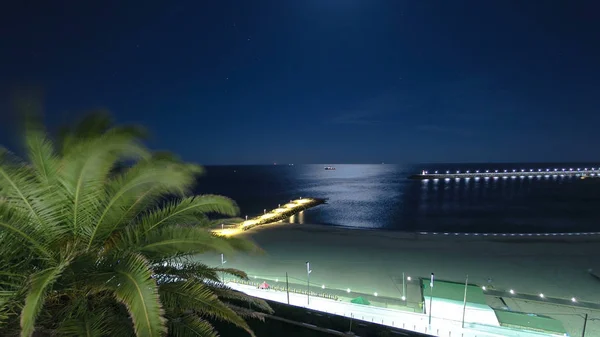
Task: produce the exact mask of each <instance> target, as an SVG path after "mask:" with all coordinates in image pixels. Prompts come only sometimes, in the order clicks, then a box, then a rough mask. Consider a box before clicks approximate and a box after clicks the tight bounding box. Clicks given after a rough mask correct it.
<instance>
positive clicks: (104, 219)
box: [93, 157, 196, 241]
mask: <svg viewBox="0 0 600 337" xmlns="http://www.w3.org/2000/svg"><path fill="white" fill-rule="evenodd" d="M195 172H196V171H194V170H192V169H190V167H188V166H187V165H182V164H179V163H176V162H173V161H170V160H166V159H164V158H162V157H153V158H151V159H149V160H144V161H140V162H138V163H137V164H136V165H134V166H133V167H131V168H130V169H128V170H126V171H125V172H124V173H122V174H120V175H118V176H117V177H115V178H113V179H111V181H110V182H109V183H108V185H107V187H106V190H107V197H106V199H105V200H104V202H103V205H102V208H103V209H102V210H99V211H100V212H99V219H98V221H97V223H96V226H97V229H96V236H95V237H94V238H93V240H98V241H103V240H104V239H105V238H106V237H108V236H109V235H110V234H111V233H112V232H113V231H114V230H115V229H116V228H118V227H119V226H124V225H125V224H128V223H129V222H130V221H131V220H132V219H133V218H134V217H135V216H137V214H138V213H139V212H140V211H141V210H144V209H146V208H147V207H148V206H149V205H151V204H153V203H155V202H156V201H158V200H160V198H163V197H164V196H165V195H169V194H179V195H183V194H185V193H187V192H189V191H188V189H189V187H190V186H191V185H192V184H193V182H194V181H195Z"/></svg>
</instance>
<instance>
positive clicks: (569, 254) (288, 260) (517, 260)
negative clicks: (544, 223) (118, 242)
mask: <svg viewBox="0 0 600 337" xmlns="http://www.w3.org/2000/svg"><path fill="white" fill-rule="evenodd" d="M243 235H244V236H246V237H247V238H248V239H250V240H252V241H254V242H256V243H257V244H258V245H259V246H260V247H261V248H262V249H263V250H264V254H259V255H247V254H242V253H240V254H237V255H235V256H227V257H226V260H227V262H226V266H227V267H230V268H239V269H242V270H244V271H246V272H247V273H248V275H249V276H250V278H251V279H253V280H255V281H263V280H264V281H267V282H270V283H273V282H274V281H275V280H277V281H278V283H279V285H281V284H282V282H284V281H285V276H286V273H287V274H288V276H289V281H290V283H292V284H293V285H294V286H301V285H306V275H307V271H306V262H307V261H308V262H310V268H311V273H310V282H311V284H312V285H313V287H314V286H316V287H317V288H318V287H319V286H324V287H325V289H338V290H348V289H350V293H349V294H348V296H349V297H352V295H353V294H375V293H377V295H378V296H380V297H388V298H396V299H399V298H400V297H401V296H402V275H403V273H404V275H405V278H407V277H408V276H410V277H411V279H412V281H406V280H405V282H406V283H408V285H407V297H408V298H407V302H409V303H413V304H414V303H417V302H419V301H420V300H421V299H420V298H416V297H419V296H420V295H419V294H418V291H414V290H413V291H410V289H418V286H417V282H416V280H417V279H418V278H419V277H423V278H429V276H430V274H431V273H432V272H433V273H435V277H436V279H439V280H446V281H455V282H464V281H465V278H466V275H467V274H468V275H469V283H471V284H478V285H481V286H486V287H493V288H494V289H497V290H506V291H508V290H510V289H512V290H514V291H515V293H517V294H540V293H543V294H544V296H545V297H546V298H563V299H571V298H576V300H577V301H580V302H596V303H598V302H600V292H599V291H598V289H599V287H600V281H599V280H598V279H596V278H594V277H592V276H590V274H589V272H588V270H589V269H593V270H595V269H598V270H600V249H598V247H599V243H600V242H599V241H600V240H599V238H598V237H596V236H582V237H570V236H568V237H558V238H557V237H548V238H544V237H542V238H528V237H525V238H522V237H517V238H497V237H496V238H492V237H485V238H484V237H482V236H479V237H473V236H468V237H465V236H461V237H453V236H444V235H441V236H440V235H437V236H434V235H420V234H416V233H406V232H392V231H379V230H354V229H347V228H341V227H333V226H322V225H310V224H289V223H285V222H280V223H276V224H272V225H266V226H261V227H258V228H256V229H252V230H250V231H247V232H245V233H244V234H243ZM202 260H203V261H204V262H205V263H207V264H209V265H218V264H219V263H220V257H218V256H216V255H205V256H202ZM313 287H311V289H314V288H313ZM539 307H540V308H543V306H539ZM511 309H512V308H511ZM513 310H514V309H513ZM542 310H546V309H542ZM548 310H550V309H548ZM550 311H551V310H550ZM536 313H537V314H544V313H546V312H536ZM549 313H550V312H549ZM590 313H591V314H592V315H594V314H595V312H594V311H590ZM597 318H600V317H597Z"/></svg>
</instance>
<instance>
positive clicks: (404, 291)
mask: <svg viewBox="0 0 600 337" xmlns="http://www.w3.org/2000/svg"><path fill="white" fill-rule="evenodd" d="M402 300H403V301H406V277H404V273H402Z"/></svg>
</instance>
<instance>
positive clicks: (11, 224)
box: [0, 202, 52, 257]
mask: <svg viewBox="0 0 600 337" xmlns="http://www.w3.org/2000/svg"><path fill="white" fill-rule="evenodd" d="M0 228H2V229H4V232H3V233H2V234H3V235H1V236H0V243H4V244H5V245H6V246H11V247H15V245H19V244H23V245H22V246H20V247H19V249H18V250H17V251H20V250H27V249H33V250H35V251H36V252H37V253H39V254H40V255H41V256H43V257H51V256H52V254H51V252H50V251H49V250H48V248H47V246H46V244H45V242H44V241H43V240H42V239H41V238H43V237H44V236H45V234H44V233H43V232H42V231H43V230H44V228H41V227H40V226H37V225H36V224H35V223H34V222H32V221H30V220H29V218H28V217H27V216H24V215H22V214H19V211H16V210H14V209H12V208H11V207H9V205H8V204H7V203H6V202H0ZM5 245H3V246H5ZM14 252H15V251H13V254H14ZM13 254H11V255H10V256H12V257H14V255H13ZM4 256H5V255H3V257H4Z"/></svg>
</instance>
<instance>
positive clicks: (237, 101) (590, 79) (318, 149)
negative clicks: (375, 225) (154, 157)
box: [0, 0, 600, 164]
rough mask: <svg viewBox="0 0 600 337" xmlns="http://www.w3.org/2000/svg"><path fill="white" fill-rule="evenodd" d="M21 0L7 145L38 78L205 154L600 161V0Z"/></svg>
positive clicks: (275, 158) (65, 114)
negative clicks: (23, 90) (24, 95)
mask: <svg viewBox="0 0 600 337" xmlns="http://www.w3.org/2000/svg"><path fill="white" fill-rule="evenodd" d="M10 3H11V4H10V5H8V4H3V7H2V9H1V10H0V93H1V96H2V99H1V107H2V111H1V114H2V120H0V123H1V124H2V127H1V128H0V131H1V134H0V143H2V144H9V145H10V146H13V145H14V143H15V137H16V135H15V134H14V132H12V130H14V129H15V128H14V127H12V126H13V124H14V122H15V120H16V117H15V113H14V112H10V111H9V108H8V107H9V102H10V100H11V97H12V96H13V92H14V89H15V88H17V87H23V86H32V87H36V88H42V89H43V91H44V100H45V108H46V111H45V118H46V120H47V123H48V124H49V126H50V127H51V128H55V127H57V126H58V125H60V124H62V123H65V122H68V121H71V120H73V119H74V118H76V117H77V116H79V115H81V111H84V110H86V109H91V108H106V109H108V110H110V111H111V112H112V113H113V114H114V116H115V118H116V119H117V121H118V122H136V123H141V124H143V125H145V126H146V127H148V128H149V129H150V131H151V133H152V134H153V138H152V139H151V140H150V145H151V146H152V147H153V148H157V149H166V150H171V151H173V152H176V153H178V154H179V155H180V156H181V157H183V158H184V159H186V160H189V161H194V162H198V163H201V164H268V163H273V162H277V163H296V164H300V163H380V162H386V163H416V162H501V161H504V162H534V161H543V162H552V161H579V162H581V161H598V159H599V157H598V154H599V153H600V151H599V150H598V146H599V144H600V109H599V108H600V79H599V76H600V5H599V3H598V1H596V0H590V1H584V0H577V1H566V0H565V1H551V0H546V1H533V0H532V1H525V0H523V1H508V0H498V1H481V0H477V1H450V0H440V1H421V0H418V1H417V0H413V1H402V0H389V1H384V0H362V1H360V0H285V1H284V0H272V1H267V0H265V1H258V0H257V1H254V0H253V1H250V0H237V1H234V0H218V1H217V0H210V1H209V0H204V1H197V0H195V1H191V0H184V1H151V0H149V1H137V2H136V1H10ZM57 3H62V5H57ZM92 3H93V4H92ZM67 4H68V5H67Z"/></svg>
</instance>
